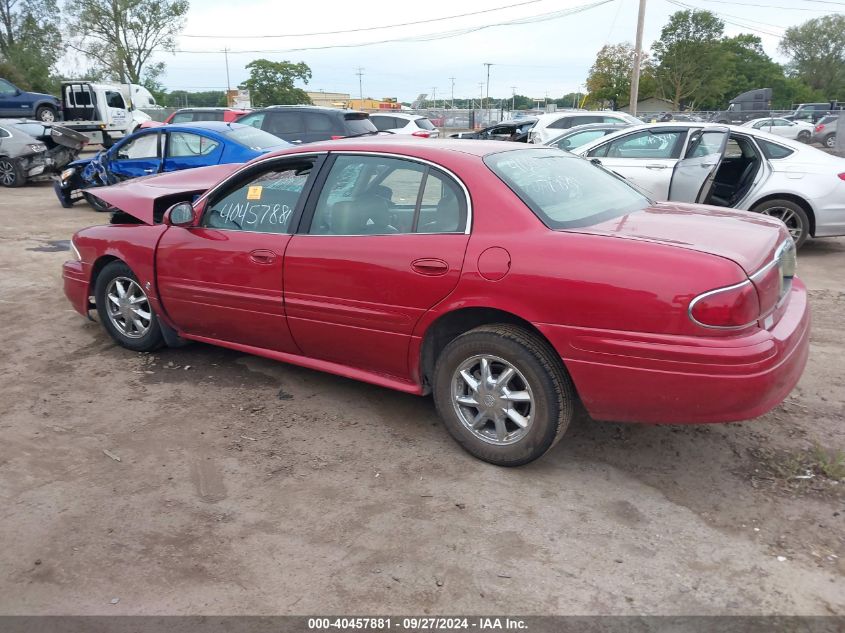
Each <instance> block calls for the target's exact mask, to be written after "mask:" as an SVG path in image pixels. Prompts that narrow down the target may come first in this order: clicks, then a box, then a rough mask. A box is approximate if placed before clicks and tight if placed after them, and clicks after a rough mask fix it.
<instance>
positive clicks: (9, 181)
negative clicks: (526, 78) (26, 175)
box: [0, 160, 18, 187]
mask: <svg viewBox="0 0 845 633" xmlns="http://www.w3.org/2000/svg"><path fill="white" fill-rule="evenodd" d="M17 178H18V175H17V173H16V172H15V165H14V163H12V161H10V160H0V184H2V185H3V186H4V187H11V186H12V185H13V184H15V181H16V180H17Z"/></svg>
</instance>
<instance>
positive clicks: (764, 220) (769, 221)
mask: <svg viewBox="0 0 845 633" xmlns="http://www.w3.org/2000/svg"><path fill="white" fill-rule="evenodd" d="M577 231H578V232H579V233H592V234H596V235H606V236H609V237H619V238H624V239H634V240H642V241H646V242H656V243H660V244H666V245H669V246H677V247H679V248H686V249H690V250H695V251H700V252H704V253H711V254H713V255H718V256H720V257H725V258H727V259H730V260H732V261H733V262H735V263H737V264H738V265H739V266H741V267H742V269H743V270H744V271H745V273H746V274H748V275H751V274H753V273H755V272H756V271H757V270H759V269H760V268H761V267H762V266H764V265H765V264H767V263H768V262H770V261H771V260H772V258H773V257H774V252H775V250H776V249H777V247H778V246H779V245H780V244H781V243H783V241H784V240H785V239H787V238H788V237H789V233H788V232H787V230H786V227H785V226H784V224H783V223H782V222H781V221H780V220H777V219H775V218H771V217H769V216H765V215H761V214H759V213H751V212H750V211H739V210H737V209H726V208H724V207H713V206H705V205H701V204H681V203H675V202H661V203H656V204H654V205H653V206H650V207H647V208H645V209H643V210H642V211H636V212H634V213H629V214H627V215H623V216H622V217H618V218H614V219H612V220H607V221H605V222H600V223H598V224H594V225H592V226H588V227H584V228H579V229H577Z"/></svg>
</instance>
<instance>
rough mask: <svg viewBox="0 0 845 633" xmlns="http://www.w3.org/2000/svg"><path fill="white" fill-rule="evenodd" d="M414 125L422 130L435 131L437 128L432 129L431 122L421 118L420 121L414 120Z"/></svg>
mask: <svg viewBox="0 0 845 633" xmlns="http://www.w3.org/2000/svg"><path fill="white" fill-rule="evenodd" d="M414 123H416V124H417V127H421V128H422V129H424V130H435V129H437V128H435V127H434V124H433V123H432V122H431V121H429V120H428V119H426V118H425V117H422V118H420V119H414Z"/></svg>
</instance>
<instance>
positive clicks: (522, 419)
mask: <svg viewBox="0 0 845 633" xmlns="http://www.w3.org/2000/svg"><path fill="white" fill-rule="evenodd" d="M452 404H453V406H454V408H455V413H456V414H457V415H458V419H459V420H460V421H461V423H462V424H463V425H464V426H465V427H466V428H467V429H468V430H469V431H470V432H471V433H472V434H473V435H475V436H476V437H478V438H479V439H481V440H483V441H485V442H488V443H490V444H496V445H507V444H513V443H515V442H518V441H519V440H521V439H522V438H523V437H525V434H526V433H527V432H528V430H529V429H530V428H531V423H532V420H533V415H534V395H533V392H532V390H531V386H530V385H529V384H528V381H527V380H526V379H525V376H524V375H523V374H522V372H520V371H519V370H518V369H517V368H516V367H515V366H514V365H512V364H511V363H509V362H508V361H506V360H504V359H502V358H499V357H498V356H491V355H487V354H483V355H477V356H473V357H471V358H468V359H467V360H465V361H464V362H463V363H461V364H460V365H459V366H458V368H457V369H456V370H455V373H454V375H453V377H452Z"/></svg>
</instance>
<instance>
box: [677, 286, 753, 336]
mask: <svg viewBox="0 0 845 633" xmlns="http://www.w3.org/2000/svg"><path fill="white" fill-rule="evenodd" d="M689 316H690V319H692V320H693V321H694V322H695V323H697V324H698V325H703V326H704V327H712V328H731V329H733V328H743V327H747V326H749V325H751V324H753V323H754V322H755V321H757V319H759V318H760V299H759V298H758V296H757V289H756V288H755V287H754V284H752V283H751V282H750V281H747V280H746V281H743V282H742V283H738V284H735V285H733V286H727V287H726V288H718V289H716V290H710V291H709V292H705V293H703V294H700V295H698V296H697V297H696V298H695V299H693V300H692V301H690V304H689Z"/></svg>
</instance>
